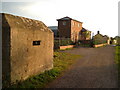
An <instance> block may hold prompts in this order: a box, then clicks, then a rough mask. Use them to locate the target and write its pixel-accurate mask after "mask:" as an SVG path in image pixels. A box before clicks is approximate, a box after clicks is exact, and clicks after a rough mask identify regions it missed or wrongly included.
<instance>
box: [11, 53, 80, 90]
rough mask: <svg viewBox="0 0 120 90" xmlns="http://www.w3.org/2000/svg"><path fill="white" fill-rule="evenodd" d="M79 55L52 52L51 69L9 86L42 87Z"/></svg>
mask: <svg viewBox="0 0 120 90" xmlns="http://www.w3.org/2000/svg"><path fill="white" fill-rule="evenodd" d="M79 57H80V56H79V55H73V54H69V53H63V52H54V60H53V61H54V62H53V65H54V67H53V69H51V70H49V71H45V72H44V73H41V74H39V75H36V76H33V77H30V78H28V79H27V80H25V81H23V82H20V83H18V84H16V85H13V86H11V87H12V88H44V87H45V86H46V85H47V84H48V83H49V82H51V81H52V80H54V79H55V78H56V77H58V76H59V75H60V74H61V73H62V72H63V71H64V70H65V69H66V68H68V66H70V65H71V64H73V63H74V62H75V60H77V58H79Z"/></svg>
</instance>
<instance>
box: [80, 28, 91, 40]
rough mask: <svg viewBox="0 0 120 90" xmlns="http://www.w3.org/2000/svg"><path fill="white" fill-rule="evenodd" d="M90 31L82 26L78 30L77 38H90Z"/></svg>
mask: <svg viewBox="0 0 120 90" xmlns="http://www.w3.org/2000/svg"><path fill="white" fill-rule="evenodd" d="M90 39H91V31H89V30H87V29H85V28H83V27H82V30H81V31H80V32H79V40H90Z"/></svg>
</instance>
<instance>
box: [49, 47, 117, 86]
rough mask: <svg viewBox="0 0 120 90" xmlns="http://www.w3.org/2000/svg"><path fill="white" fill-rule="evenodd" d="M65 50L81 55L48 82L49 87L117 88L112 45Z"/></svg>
mask: <svg viewBox="0 0 120 90" xmlns="http://www.w3.org/2000/svg"><path fill="white" fill-rule="evenodd" d="M65 52H68V53H73V54H79V55H82V56H83V57H82V58H80V59H79V60H78V61H77V62H76V63H75V64H74V65H73V66H72V67H71V69H70V70H68V71H67V72H65V73H64V75H62V76H61V77H59V78H57V79H56V80H54V81H53V82H52V83H50V84H49V85H48V87H49V88H117V86H118V84H117V67H116V65H115V63H114V58H115V48H114V47H111V46H106V47H101V48H81V47H79V48H75V49H73V50H67V51H65Z"/></svg>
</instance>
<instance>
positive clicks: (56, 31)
mask: <svg viewBox="0 0 120 90" xmlns="http://www.w3.org/2000/svg"><path fill="white" fill-rule="evenodd" d="M48 28H50V29H51V30H52V31H53V32H54V37H55V38H57V37H59V32H58V26H49V27H48Z"/></svg>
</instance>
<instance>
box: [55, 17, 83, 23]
mask: <svg viewBox="0 0 120 90" xmlns="http://www.w3.org/2000/svg"><path fill="white" fill-rule="evenodd" d="M63 18H66V17H63ZM63 18H60V19H56V20H57V21H59V20H62V19H63ZM68 18H69V19H70V20H74V21H77V22H80V21H78V20H76V19H72V18H70V17H68ZM62 21H64V20H62ZM80 23H83V22H80Z"/></svg>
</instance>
